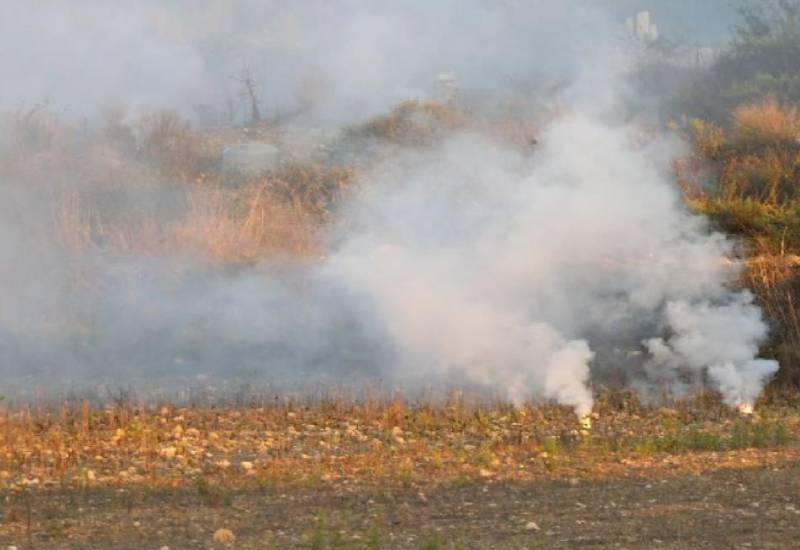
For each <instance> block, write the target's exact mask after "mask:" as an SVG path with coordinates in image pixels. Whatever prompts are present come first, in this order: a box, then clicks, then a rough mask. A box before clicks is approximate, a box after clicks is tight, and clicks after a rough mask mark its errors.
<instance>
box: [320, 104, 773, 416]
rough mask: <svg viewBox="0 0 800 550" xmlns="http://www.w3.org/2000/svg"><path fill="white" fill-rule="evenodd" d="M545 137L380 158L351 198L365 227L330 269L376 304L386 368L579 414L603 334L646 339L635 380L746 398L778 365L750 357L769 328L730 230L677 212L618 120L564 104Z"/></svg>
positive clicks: (606, 365) (605, 344)
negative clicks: (390, 359)
mask: <svg viewBox="0 0 800 550" xmlns="http://www.w3.org/2000/svg"><path fill="white" fill-rule="evenodd" d="M541 143H542V150H541V151H539V152H537V153H536V154H535V155H534V156H533V157H532V158H523V157H519V156H517V157H515V156H514V155H513V154H511V153H509V152H507V151H503V150H500V149H498V148H496V147H495V146H493V145H491V144H490V143H487V142H484V141H481V140H479V139H477V138H474V137H462V138H460V139H455V140H453V141H451V142H449V143H448V144H447V145H445V146H444V147H443V149H442V150H441V151H436V152H434V153H432V154H431V156H430V157H429V158H420V157H418V156H417V157H414V159H413V160H412V161H409V162H406V163H403V166H401V167H397V166H394V167H392V168H391V169H389V168H386V167H384V168H382V169H381V170H379V171H378V173H377V174H376V175H374V176H373V177H374V178H376V180H375V181H370V184H369V185H368V186H367V187H366V190H365V193H364V196H363V197H362V199H361V201H360V202H359V203H358V204H357V205H356V207H355V209H354V211H353V212H349V213H348V214H349V215H352V216H354V217H355V219H356V220H358V221H357V225H359V223H358V222H360V225H359V229H357V230H356V231H355V233H354V234H353V235H350V236H349V237H348V238H347V239H346V240H345V242H344V244H343V245H342V246H341V247H340V248H339V249H338V250H337V251H336V252H335V253H334V254H333V255H332V257H331V258H330V260H329V263H330V265H329V266H328V267H327V269H328V270H332V272H333V273H335V275H336V277H337V278H338V279H339V280H341V281H343V282H344V283H345V284H347V285H350V286H351V287H352V288H353V289H354V292H359V293H361V294H363V295H365V296H367V297H368V298H369V299H370V300H373V301H374V302H376V303H377V305H378V308H377V309H378V312H379V315H380V316H379V318H378V319H379V321H380V322H381V324H382V325H383V326H385V327H386V330H387V333H388V334H389V335H390V337H391V338H392V339H393V341H394V342H395V345H396V346H397V348H398V349H399V353H400V362H399V363H398V366H397V368H398V369H401V372H402V373H404V374H407V375H408V376H415V375H422V376H425V375H430V373H431V372H433V373H436V374H440V375H441V376H442V377H448V376H459V377H462V378H463V379H465V380H467V381H470V382H473V383H477V384H480V385H485V386H489V387H493V388H495V389H498V390H500V391H501V392H502V393H503V394H504V396H505V397H507V398H508V399H511V400H512V401H514V402H517V403H520V402H523V401H525V400H527V399H531V398H537V399H539V398H546V399H554V400H556V401H558V402H560V403H563V404H567V405H570V406H573V407H574V408H575V410H576V411H577V412H578V413H579V414H585V413H586V412H588V411H589V410H590V409H591V406H592V397H591V391H590V389H589V385H588V384H589V379H590V370H592V369H593V368H594V370H595V371H596V372H595V374H596V376H597V377H598V378H599V379H600V380H602V378H603V372H604V371H608V370H613V369H614V368H615V365H614V364H613V361H614V360H615V357H614V355H613V354H612V353H609V352H610V351H611V350H609V349H608V348H609V343H610V342H614V344H615V345H616V346H621V347H624V348H625V349H627V350H628V351H635V350H639V349H642V346H641V345H640V344H639V342H641V341H642V340H648V342H647V350H646V351H648V352H649V353H650V354H651V355H652V358H651V359H650V360H649V361H648V363H647V368H646V369H645V370H644V371H643V372H641V373H637V372H636V369H633V372H628V373H626V376H628V377H629V378H635V377H636V376H638V375H639V374H641V375H642V376H645V377H647V383H648V384H651V383H654V382H656V381H660V382H662V383H663V382H664V380H665V379H668V380H669V382H670V384H674V385H676V387H677V384H679V382H680V380H681V379H682V378H686V377H688V378H690V379H691V380H694V381H695V382H697V381H699V380H700V379H701V378H702V377H703V376H705V375H707V376H708V377H709V378H710V379H711V381H712V383H713V385H714V387H715V388H716V389H718V390H720V391H721V392H722V393H723V395H724V397H725V400H726V402H727V403H729V404H731V405H740V404H743V403H746V402H752V401H753V400H754V398H755V397H756V396H757V395H758V394H759V393H760V390H761V388H762V386H763V383H764V381H765V380H766V379H768V377H769V375H771V374H772V373H774V372H775V370H776V369H777V363H776V362H774V361H766V360H758V359H755V357H756V355H757V352H758V343H759V342H760V341H762V340H763V339H764V338H765V336H766V332H767V327H766V325H765V323H764V322H763V320H762V319H761V315H760V311H759V309H758V308H757V307H756V306H754V305H752V303H751V301H752V300H751V297H750V295H749V294H748V293H746V292H737V291H733V290H730V288H729V284H730V283H731V282H732V280H733V278H734V277H735V275H736V273H735V269H736V268H735V266H734V265H733V264H731V263H729V262H725V261H724V258H725V256H726V254H729V253H730V243H729V242H728V241H726V240H725V239H724V238H723V237H722V236H721V235H719V234H714V233H710V232H709V231H708V230H707V228H706V227H705V225H704V223H703V221H702V220H701V219H699V218H696V217H693V216H691V215H689V214H688V213H687V211H686V210H685V208H684V207H683V206H682V205H681V203H680V201H679V197H678V195H677V192H676V191H675V189H674V187H673V185H672V184H671V182H670V181H669V179H668V177H669V176H668V175H666V174H665V173H662V172H661V171H660V170H659V166H658V164H657V163H656V162H654V160H653V158H652V157H651V156H650V155H648V154H647V151H645V150H639V149H637V148H636V147H635V146H634V145H633V144H632V142H631V139H630V137H629V136H628V134H627V133H626V128H624V127H621V126H620V127H613V126H609V125H608V124H607V123H604V122H600V121H598V120H597V119H594V118H591V117H586V116H582V115H579V114H574V115H571V116H568V117H566V118H564V119H562V120H560V121H558V122H557V123H556V124H555V125H554V126H553V127H552V128H550V129H549V130H548V131H547V132H546V133H545V134H544V135H543V136H542V139H541ZM660 146H662V147H669V146H670V145H669V144H668V143H663V142H662V143H660ZM662 334H670V335H671V336H669V337H668V338H667V340H666V341H665V340H664V339H662V337H661V335H662ZM642 351H644V350H642ZM593 362H594V366H592V363H593Z"/></svg>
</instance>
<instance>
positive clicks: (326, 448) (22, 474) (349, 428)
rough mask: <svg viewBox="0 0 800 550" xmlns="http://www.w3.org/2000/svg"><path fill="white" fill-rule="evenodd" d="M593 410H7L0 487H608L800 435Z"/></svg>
mask: <svg viewBox="0 0 800 550" xmlns="http://www.w3.org/2000/svg"><path fill="white" fill-rule="evenodd" d="M597 411H598V413H597V415H596V419H595V425H594V427H593V428H592V431H591V433H583V434H582V433H581V432H580V431H579V425H578V422H577V419H576V418H575V416H574V415H573V414H572V413H571V412H570V411H568V410H567V409H565V408H562V407H556V406H537V407H526V408H523V409H516V408H513V407H509V406H507V405H503V404H494V405H479V404H475V405H465V404H463V403H460V402H452V403H450V404H440V405H433V404H425V403H421V404H416V405H413V406H408V405H405V404H403V403H401V402H399V401H394V400H393V401H370V402H366V403H357V402H353V401H345V400H341V399H333V400H329V401H323V402H322V403H320V404H317V405H314V406H300V405H299V404H294V405H293V404H291V403H288V404H283V405H271V406H265V407H258V408H240V409H224V408H222V409H198V408H174V407H170V406H163V407H161V408H160V409H148V408H144V407H133V406H128V405H122V406H117V407H108V408H105V409H102V410H98V409H92V408H90V407H89V406H88V405H86V404H83V405H81V406H78V407H62V408H57V409H53V408H44V409H22V410H6V411H4V412H3V415H2V416H1V417H0V487H2V488H5V489H7V490H8V489H10V490H25V489H46V488H67V487H85V486H110V487H117V486H125V485H129V484H134V485H146V486H153V487H157V486H168V487H174V486H182V485H187V484H189V485H191V484H195V483H198V482H200V483H204V484H207V483H223V482H224V483H225V484H228V485H230V484H234V485H237V484H244V485H253V484H255V485H257V484H263V483H270V484H289V485H292V484H298V483H299V484H301V485H308V484H317V483H326V482H341V481H343V480H350V482H355V483H373V482H381V483H398V484H400V485H403V484H408V483H411V482H422V481H424V480H428V481H429V482H431V481H433V480H436V482H445V481H451V482H452V481H455V480H458V479H463V478H474V479H482V478H483V479H488V478H492V479H507V480H526V479H527V480H530V479H539V478H541V477H550V476H553V475H556V476H559V477H562V476H571V475H578V472H582V473H581V474H580V475H590V476H593V477H594V476H600V477H602V476H604V475H606V474H607V473H608V472H611V471H617V470H619V469H620V468H623V469H625V468H634V469H635V468H636V467H637V466H636V465H637V464H640V465H641V464H642V463H643V461H644V463H647V464H650V463H651V462H652V460H653V459H654V458H657V457H661V458H663V457H664V456H674V457H676V458H675V460H676V461H679V462H680V461H681V460H684V459H681V458H680V457H684V456H685V457H686V458H685V460H686V462H687V464H688V463H693V460H694V459H692V458H690V456H691V455H692V453H698V452H700V453H705V452H716V453H720V452H722V453H725V452H730V453H735V452H736V451H737V450H739V449H747V448H761V447H770V448H774V447H780V446H785V445H787V444H789V443H791V442H793V441H795V440H796V438H797V436H798V435H800V417H798V415H797V412H796V410H795V409H793V408H792V407H788V406H778V405H772V406H768V407H762V408H761V409H760V414H761V416H760V417H759V418H756V419H740V418H739V417H738V416H736V415H735V414H734V413H732V412H731V411H729V410H727V409H725V408H724V407H722V406H720V405H719V402H718V401H716V400H711V401H709V400H708V399H701V400H699V401H698V400H695V401H693V402H685V403H681V404H677V405H676V406H675V407H673V408H661V409H658V408H645V407H642V406H641V405H639V404H638V403H636V402H635V400H631V398H630V396H622V397H607V398H605V399H603V400H601V401H600V403H599V404H598V407H597ZM687 453H689V454H688V455H687ZM661 458H659V460H658V461H659V462H660V460H661ZM717 459H718V460H719V456H717ZM198 480H200V481H198Z"/></svg>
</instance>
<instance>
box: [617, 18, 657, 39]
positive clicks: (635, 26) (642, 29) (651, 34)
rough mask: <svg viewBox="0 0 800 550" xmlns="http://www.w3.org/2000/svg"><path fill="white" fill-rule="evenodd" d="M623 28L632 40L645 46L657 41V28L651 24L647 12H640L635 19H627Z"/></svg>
mask: <svg viewBox="0 0 800 550" xmlns="http://www.w3.org/2000/svg"><path fill="white" fill-rule="evenodd" d="M625 26H626V27H627V29H628V34H629V35H630V36H631V37H632V38H635V39H637V40H640V41H642V42H645V43H647V44H649V43H652V42H655V41H657V40H658V26H657V25H656V24H655V23H653V21H652V16H651V15H650V12H649V11H640V12H639V13H637V14H636V16H635V17H628V18H627V19H626V20H625Z"/></svg>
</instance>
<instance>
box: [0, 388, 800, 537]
mask: <svg viewBox="0 0 800 550" xmlns="http://www.w3.org/2000/svg"><path fill="white" fill-rule="evenodd" d="M671 405H672V406H665V407H658V408H652V407H643V406H641V405H640V404H639V403H638V402H637V401H636V400H635V399H632V398H631V397H630V396H628V395H608V396H605V397H603V398H602V399H601V400H600V401H599V403H598V404H597V406H596V408H595V411H596V412H595V414H594V417H593V419H592V421H593V422H592V426H591V429H585V427H582V426H581V425H580V423H579V422H578V420H577V418H576V417H575V415H574V413H573V412H572V411H571V410H569V409H567V408H563V407H557V406H536V407H522V408H515V407H510V406H506V405H503V404H498V403H494V404H481V405H479V404H468V403H463V402H459V401H458V400H456V399H453V400H451V401H450V402H448V403H441V404H436V405H427V404H424V403H416V404H404V403H402V402H401V401H398V400H391V401H379V400H375V401H371V402H364V403H355V402H351V401H344V400H337V399H331V400H329V401H326V402H322V403H315V404H314V405H303V404H302V403H283V404H280V405H272V406H269V407H237V408H174V407H170V406H164V407H160V408H137V407H134V406H128V405H126V406H119V407H109V408H105V409H92V408H90V407H89V406H88V405H85V406H83V407H80V406H78V407H70V408H41V409H38V410H33V409H25V410H7V411H4V413H3V417H2V426H1V428H2V429H0V434H2V435H0V437H1V438H2V439H0V453H1V454H0V457H1V458H0V478H1V479H2V492H3V501H2V527H0V542H2V543H3V544H6V545H9V546H16V547H17V548H109V547H114V548H145V547H152V548H162V547H164V546H168V547H169V548H222V547H236V548H270V547H274V548H584V547H598V548H606V547H608V548H654V547H664V548H701V547H705V548H721V547H725V548H727V547H730V548H749V547H753V548H765V547H774V548H785V547H787V545H790V544H791V543H792V541H793V540H794V539H795V538H796V536H797V535H798V527H797V525H798V523H797V515H798V514H800V502H798V496H797V495H798V494H800V493H798V489H799V488H800V487H798V481H797V480H798V477H797V474H798V458H800V448H798V444H797V443H798V436H800V416H799V415H798V414H797V412H796V404H794V403H791V402H787V401H785V400H777V399H776V400H774V402H771V403H764V404H762V405H760V406H759V407H758V409H757V412H756V414H755V415H754V416H751V417H742V416H739V415H738V414H737V413H735V412H732V411H731V410H729V409H728V408H726V407H724V406H722V405H720V404H719V403H718V402H717V401H716V399H715V398H714V397H713V396H704V397H700V398H697V399H693V400H692V401H689V402H677V403H672V404H671Z"/></svg>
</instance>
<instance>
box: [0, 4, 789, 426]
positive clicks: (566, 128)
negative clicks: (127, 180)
mask: <svg viewBox="0 0 800 550" xmlns="http://www.w3.org/2000/svg"><path fill="white" fill-rule="evenodd" d="M12 11H15V12H16V14H17V15H16V16H15V18H12V17H10V15H11V12H12ZM14 21H15V22H14ZM620 30H621V25H617V24H616V23H615V22H614V21H610V20H609V19H608V18H607V17H605V16H604V15H603V14H602V13H601V12H600V11H598V9H597V7H596V4H595V3H592V2H579V1H577V0H574V1H572V0H571V1H569V2H559V3H552V2H544V1H542V2H512V1H506V2H483V1H480V0H468V1H466V2H464V1H458V2H456V1H455V0H453V1H449V0H448V1H444V2H437V3H430V2H404V3H377V4H376V3H374V2H361V1H356V0H352V1H347V2H339V3H329V2H314V1H311V2H305V3H302V4H299V5H297V6H294V5H292V6H291V7H287V6H286V5H285V3H277V2H248V1H244V0H242V1H239V2H234V3H228V2H213V1H211V0H206V1H205V2H203V3H202V8H198V7H197V3H195V2H179V1H172V2H159V3H156V2H140V3H137V4H136V6H135V7H134V8H130V9H129V8H124V7H121V6H112V5H110V4H108V3H103V2H94V1H91V0H84V1H80V2H74V3H72V2H71V3H66V2H57V1H55V0H52V1H49V2H40V3H36V4H35V5H31V4H30V3H24V2H17V1H15V0H12V1H10V2H5V3H4V4H3V6H2V7H0V33H2V35H3V38H2V40H3V41H4V42H6V41H8V42H6V43H14V44H16V45H17V47H16V48H15V51H16V52H17V54H16V55H15V56H3V57H2V58H0V70H2V73H3V74H2V78H3V81H4V86H3V89H2V91H0V103H2V104H3V105H5V106H12V107H13V106H18V105H21V104H33V103H37V102H39V101H42V100H50V101H51V102H52V103H53V104H54V105H57V106H58V107H59V108H62V109H65V110H66V111H67V112H74V113H85V112H86V111H87V110H90V109H95V108H97V107H100V106H103V105H105V104H108V103H113V102H116V101H121V102H127V103H130V104H131V105H133V106H134V107H140V108H150V107H162V106H168V107H169V106H171V107H178V108H181V109H183V110H184V111H191V106H193V105H195V104H197V103H202V102H211V103H214V102H216V103H215V104H216V105H218V106H219V105H221V104H224V97H223V99H220V95H221V96H225V95H226V94H227V95H230V94H235V93H236V90H235V86H234V85H233V84H231V82H232V81H231V79H230V78H229V76H230V74H231V72H235V71H236V70H238V68H239V67H240V66H242V65H247V66H249V67H250V68H251V69H252V70H253V72H254V74H256V75H257V76H259V78H261V82H262V90H261V93H262V100H263V102H264V105H266V106H267V107H268V108H269V109H272V110H273V111H275V112H279V111H280V112H292V111H296V110H297V109H298V108H300V107H304V108H305V109H306V110H305V111H303V113H302V114H301V115H298V116H303V117H307V118H308V120H307V122H308V123H309V124H312V123H313V124H326V123H330V122H331V121H336V122H342V123H344V122H352V121H354V120H358V119H363V118H365V117H367V116H369V115H371V114H374V113H376V112H381V111H383V110H385V109H386V108H388V107H390V106H391V105H393V104H395V103H396V102H397V100H398V99H403V98H404V97H399V95H400V96H403V95H404V94H405V95H406V96H407V95H408V94H409V93H412V91H413V90H419V91H420V93H421V94H425V93H435V90H434V87H433V84H432V81H433V79H434V77H435V75H436V74H437V73H438V72H441V71H453V73H454V74H455V75H457V78H458V79H459V82H460V86H461V90H462V93H463V94H464V96H465V97H466V98H470V99H471V100H472V101H476V102H479V101H484V102H489V103H491V102H492V101H495V100H499V99H500V98H502V97H503V95H504V94H506V93H508V90H509V89H513V88H515V87H516V86H520V85H524V86H528V87H529V88H528V89H530V88H531V87H533V86H532V84H534V83H539V84H541V83H547V86H549V88H548V89H550V90H551V91H553V90H555V92H553V93H554V94H557V95H555V96H553V97H549V98H548V99H549V100H551V101H553V102H558V103H560V104H561V105H562V107H563V109H562V110H563V111H565V112H567V114H565V115H563V116H561V117H559V118H557V120H556V121H555V122H554V123H552V124H551V125H550V126H549V127H548V128H547V129H546V130H545V131H544V132H543V133H542V134H541V135H540V136H538V140H539V145H538V146H537V148H536V149H535V150H533V151H530V150H528V151H520V150H518V149H509V148H507V147H504V146H501V145H499V144H498V143H497V142H496V141H493V140H489V139H488V138H486V136H481V135H478V134H473V133H469V132H464V133H457V134H454V135H452V136H450V137H449V139H447V140H445V141H444V142H443V143H441V144H439V145H436V146H433V147H431V148H429V149H428V150H425V151H419V150H414V151H403V150H398V149H393V150H392V154H391V155H389V156H388V158H387V159H385V160H384V161H382V162H381V163H379V164H378V165H376V166H371V167H370V168H369V169H368V170H367V171H366V172H365V173H363V174H362V175H361V177H360V181H359V183H358V186H357V192H356V193H355V194H354V195H353V196H352V197H350V200H349V201H348V202H347V203H346V204H345V205H344V206H343V207H342V209H341V211H340V212H337V215H338V216H339V217H340V218H341V219H344V220H347V223H346V224H343V225H342V226H335V227H333V228H332V229H331V230H330V234H329V235H328V237H329V238H328V245H327V249H326V251H325V256H324V258H322V259H319V260H318V261H316V262H311V263H300V262H292V261H286V260H282V261H274V262H265V263H264V264H262V265H258V266H255V267H246V268H237V269H235V270H231V269H230V268H223V267H220V266H216V265H209V264H207V263H204V262H202V261H199V260H197V259H196V258H187V257H177V258H163V257H157V256H155V257H154V256H147V257H145V256H143V255H137V254H136V253H121V252H111V251H109V250H108V249H103V248H90V249H87V250H84V251H83V252H82V253H81V254H78V255H75V254H68V253H66V252H64V251H63V249H62V248H60V247H59V246H57V244H55V243H49V242H48V241H47V239H46V238H44V237H42V236H41V235H39V233H38V231H39V230H38V228H40V227H43V226H46V225H47V224H48V223H49V222H48V220H51V219H52V217H53V215H54V213H53V212H52V211H50V210H49V206H48V205H49V204H50V203H48V201H47V200H45V198H46V196H47V194H48V192H49V190H48V189H47V187H44V188H42V189H38V190H31V189H28V188H22V187H21V186H19V185H18V182H14V181H11V180H10V179H8V180H5V181H2V182H0V184H2V188H0V198H1V199H3V200H2V208H0V214H1V215H2V217H1V218H0V230H1V231H0V265H1V266H2V267H0V288H2V289H3V291H2V308H0V349H1V350H2V355H3V362H2V365H0V369H2V373H3V376H4V377H5V379H6V380H7V381H11V380H12V379H16V380H20V381H21V384H22V385H23V386H24V385H25V384H29V385H30V383H31V382H35V383H39V382H42V381H49V382H50V383H54V382H55V383H57V384H63V383H65V382H70V383H74V384H75V386H80V385H81V384H85V383H87V381H93V382H97V381H105V382H107V383H112V384H114V383H116V384H121V383H123V382H126V381H130V382H136V381H140V380H142V379H149V380H150V381H155V383H156V384H158V380H159V379H162V378H163V379H166V378H173V379H178V380H179V383H180V381H183V382H184V383H185V381H186V380H189V379H194V380H196V379H197V376H198V375H200V376H206V377H214V376H218V377H222V378H226V377H227V378H232V377H248V376H250V377H260V379H262V380H268V381H275V382H276V383H279V382H285V381H298V380H300V381H302V383H303V384H308V383H309V381H310V382H311V383H312V384H313V383H316V382H319V383H328V382H331V383H333V382H341V381H342V380H347V379H352V380H353V381H354V383H356V384H358V383H366V381H368V380H388V381H390V382H391V383H392V384H402V385H405V386H408V387H411V388H414V387H416V388H420V387H425V386H426V385H432V384H438V385H441V384H450V385H465V386H471V387H477V388H479V389H483V390H491V391H495V392H499V393H500V395H502V396H503V397H504V398H506V399H509V400H511V401H513V402H515V403H522V402H524V401H526V400H528V399H553V400H555V401H557V402H559V403H562V404H564V405H568V406H571V407H573V408H574V409H575V410H576V412H577V413H578V414H581V415H583V414H586V413H587V412H589V411H590V410H591V407H592V391H591V382H592V381H596V382H605V381H609V380H619V381H623V382H625V383H630V384H634V385H635V386H636V387H638V388H640V389H641V390H642V391H643V392H644V393H646V394H647V393H652V394H657V393H659V392H660V391H661V390H662V389H663V388H664V387H665V386H666V387H668V388H670V389H672V390H673V391H674V392H677V393H681V392H685V391H689V390H691V388H693V387H696V386H697V385H699V384H703V383H707V382H708V383H710V384H711V385H712V386H713V387H715V388H716V389H718V390H719V391H721V392H722V394H723V396H724V398H725V400H726V402H727V403H729V404H730V405H733V406H740V405H747V404H749V403H751V402H752V401H753V400H754V399H755V398H756V397H757V396H758V394H759V393H760V390H761V387H762V385H763V383H764V382H765V381H766V380H767V379H768V378H769V376H770V375H771V374H772V373H774V372H775V370H776V369H777V364H776V363H775V362H774V361H767V360H762V359H758V358H757V353H758V345H759V343H760V342H761V341H763V340H764V338H765V337H766V334H767V326H766V324H765V323H764V321H763V320H762V318H761V314H760V311H759V310H758V308H757V307H756V306H754V305H753V304H752V298H751V297H750V296H749V295H748V294H747V293H745V292H739V291H736V290H732V288H733V284H732V283H733V281H734V280H735V278H736V275H737V272H736V270H737V267H736V265H735V264H732V263H731V262H728V261H725V258H726V257H728V256H730V255H731V253H732V243H730V242H729V241H728V240H726V239H725V238H724V237H723V236H721V235H719V234H715V233H712V232H710V231H709V229H708V228H707V227H706V224H705V223H704V221H703V220H702V219H700V218H698V217H694V216H691V215H689V214H688V213H687V211H686V210H685V208H684V207H683V205H682V204H681V202H680V198H679V196H678V194H677V192H676V190H675V189H674V188H673V186H672V184H671V182H670V176H669V171H668V161H669V159H670V158H671V157H672V156H673V155H674V154H676V153H677V152H678V149H677V148H676V147H677V146H676V144H675V143H673V142H671V141H670V140H668V139H664V140H653V139H650V142H649V145H641V144H637V139H635V135H634V134H635V129H634V128H630V127H627V126H625V125H624V124H623V123H622V122H620V120H621V119H622V117H621V116H620V112H622V111H624V105H620V104H619V97H621V96H620V94H619V91H620V89H621V84H620V78H619V75H620V74H621V72H622V70H623V69H624V66H625V63H624V61H625V58H624V56H622V55H620V52H619V51H617V48H616V46H617V45H618V42H617V41H616V37H617V33H618V32H619V31H620ZM31 36H36V37H37V40H36V41H34V40H31V39H30V37H31ZM37 67H38V68H37ZM51 69H52V70H51ZM232 86H233V88H232ZM539 89H543V88H542V87H540V88H539ZM312 92H313V93H312ZM414 93H416V92H414ZM309 94H310V95H309ZM398 94H399V95H398ZM0 173H2V172H0ZM60 183H61V184H64V185H65V186H66V187H69V186H71V185H73V186H80V185H83V184H84V183H85V182H82V181H74V182H60ZM43 197H45V198H43ZM18 387H20V386H18Z"/></svg>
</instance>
